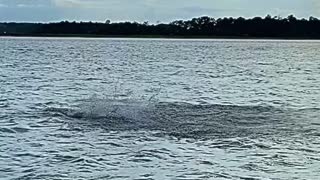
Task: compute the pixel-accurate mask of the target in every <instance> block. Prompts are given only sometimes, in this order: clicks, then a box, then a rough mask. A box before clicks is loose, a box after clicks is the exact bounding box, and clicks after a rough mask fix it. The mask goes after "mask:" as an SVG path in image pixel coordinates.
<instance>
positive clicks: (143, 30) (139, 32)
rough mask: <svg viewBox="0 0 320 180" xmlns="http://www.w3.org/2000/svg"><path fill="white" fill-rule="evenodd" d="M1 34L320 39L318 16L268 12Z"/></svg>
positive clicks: (8, 27) (11, 27) (7, 29)
mask: <svg viewBox="0 0 320 180" xmlns="http://www.w3.org/2000/svg"><path fill="white" fill-rule="evenodd" d="M0 36H35V37H97V38H98V37H125V38H126V37H129V38H130V37H132V38H239V39H251V38H252V39H255V38H259V39H261V38H263V39H320V20H319V19H317V18H315V17H310V18H308V19H297V18H296V17H294V16H293V15H290V16H288V17H286V18H282V17H279V16H274V17H271V16H270V15H268V16H266V17H264V18H262V17H255V18H251V19H245V18H242V17H239V18H232V17H230V18H218V19H215V18H212V17H208V16H204V17H198V18H193V19H191V20H176V21H173V22H170V23H157V24H149V23H148V22H143V23H138V22H114V23H112V22H111V21H110V20H106V22H104V23H101V22H69V21H62V22H57V23H15V22H9V23H6V22H5V23H0Z"/></svg>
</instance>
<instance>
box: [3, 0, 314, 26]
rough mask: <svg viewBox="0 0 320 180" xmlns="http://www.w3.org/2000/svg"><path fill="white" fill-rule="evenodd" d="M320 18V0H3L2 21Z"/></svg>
mask: <svg viewBox="0 0 320 180" xmlns="http://www.w3.org/2000/svg"><path fill="white" fill-rule="evenodd" d="M267 14H271V15H272V16H278V15H280V16H283V17H286V16H287V15H288V14H294V15H295V16H297V17H306V18H307V17H309V16H315V17H320V0H0V21H19V22H21V21H26V22H48V21H61V20H69V21H73V20H76V21H80V20H82V21H90V20H91V21H105V20H106V19H110V20H111V21H125V20H129V21H139V22H142V21H150V22H156V21H161V22H169V21H172V20H176V19H189V18H192V17H197V16H202V15H208V16H212V17H225V16H228V17H229V16H233V17H238V16H242V17H253V16H265V15H267Z"/></svg>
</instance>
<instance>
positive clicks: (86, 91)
mask: <svg viewBox="0 0 320 180" xmlns="http://www.w3.org/2000/svg"><path fill="white" fill-rule="evenodd" d="M319 48H320V41H285V40H223V39H221V40H174V39H88V38H0V179H39V180H40V179H41V180H43V179H241V178H242V179H246V178H248V179H317V178H319V177H320V169H319V168H320V156H319V154H320V119H319V116H320V51H319Z"/></svg>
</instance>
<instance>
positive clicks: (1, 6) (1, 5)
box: [0, 4, 8, 8]
mask: <svg viewBox="0 0 320 180" xmlns="http://www.w3.org/2000/svg"><path fill="white" fill-rule="evenodd" d="M5 7H8V5H5V4H0V8H5Z"/></svg>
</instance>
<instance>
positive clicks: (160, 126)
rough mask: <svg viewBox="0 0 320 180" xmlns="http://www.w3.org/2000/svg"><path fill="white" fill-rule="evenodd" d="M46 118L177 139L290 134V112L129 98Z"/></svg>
mask: <svg viewBox="0 0 320 180" xmlns="http://www.w3.org/2000/svg"><path fill="white" fill-rule="evenodd" d="M46 112H49V115H53V116H61V117H65V119H70V120H71V122H72V123H76V122H86V123H85V124H86V125H87V126H88V127H92V126H94V127H99V128H102V129H105V130H108V131H132V130H135V131H136V130H138V131H140V130H142V131H160V132H161V133H163V134H165V135H172V136H176V137H180V138H213V137H241V136H262V135H273V134H274V133H290V127H289V126H290V124H292V123H295V120H294V119H292V118H293V117H291V116H290V112H289V110H282V109H279V108H274V107H263V106H235V105H217V104H207V105H196V104H188V103H168V102H153V103H150V102H144V101H137V100H132V99H122V100H115V99H95V100H84V101H82V103H80V104H78V105H77V106H74V107H65V108H55V107H50V108H47V109H46Z"/></svg>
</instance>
